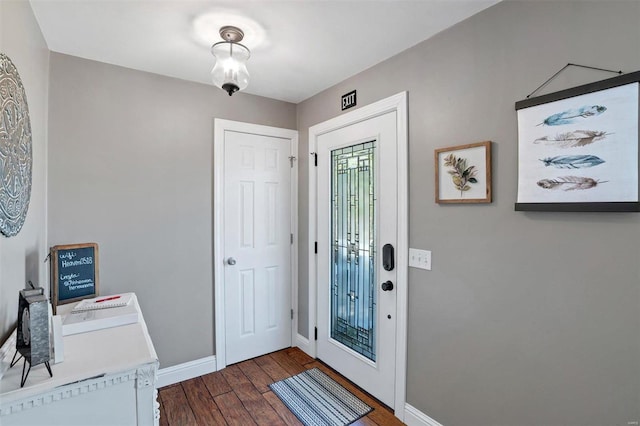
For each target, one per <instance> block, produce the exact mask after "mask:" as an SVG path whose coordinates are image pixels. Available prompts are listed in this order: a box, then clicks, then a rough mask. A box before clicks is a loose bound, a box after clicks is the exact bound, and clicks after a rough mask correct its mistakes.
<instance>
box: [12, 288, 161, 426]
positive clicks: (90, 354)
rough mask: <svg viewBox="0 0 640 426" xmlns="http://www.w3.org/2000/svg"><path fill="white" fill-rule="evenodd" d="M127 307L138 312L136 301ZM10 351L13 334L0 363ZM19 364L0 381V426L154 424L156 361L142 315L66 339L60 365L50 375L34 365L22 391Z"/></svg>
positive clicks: (158, 413)
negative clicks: (121, 323) (134, 306)
mask: <svg viewBox="0 0 640 426" xmlns="http://www.w3.org/2000/svg"><path fill="white" fill-rule="evenodd" d="M131 303H135V304H136V306H137V308H138V309H140V308H139V306H138V302H137V300H136V298H135V297H134V298H133V300H132V302H131ZM59 311H60V307H59ZM14 352H15V333H14V334H13V336H12V338H10V339H9V340H8V341H7V342H5V344H4V345H3V347H2V350H1V351H0V362H2V363H8V362H10V361H11V357H12V356H13V353H14ZM22 362H23V361H22V360H21V361H19V362H18V364H16V365H15V366H14V367H13V368H11V369H9V370H7V371H6V372H5V373H4V375H3V376H2V379H0V424H1V425H2V426H9V425H20V426H24V425H43V426H44V425H46V426H53V425H60V426H62V425H64V426H72V425H78V426H80V425H82V426H85V425H109V426H112V425H144V426H147V425H156V426H157V425H158V421H159V418H160V411H159V405H158V403H157V401H156V398H157V390H156V377H157V371H158V357H157V355H156V351H155V349H154V348H153V343H152V342H151V338H150V337H149V332H148V331H147V326H146V324H145V322H144V318H143V317H142V315H140V321H139V322H138V323H135V324H129V325H124V326H119V327H114V328H108V329H103V330H96V331H91V332H88V333H82V334H75V335H72V336H66V337H64V362H62V363H60V364H55V365H51V368H52V370H53V377H49V373H48V372H47V369H46V367H45V366H44V364H43V365H38V366H35V367H33V368H32V369H31V372H30V373H29V377H28V378H27V381H26V383H25V386H24V387H23V388H20V377H21V374H22ZM27 368H28V367H27Z"/></svg>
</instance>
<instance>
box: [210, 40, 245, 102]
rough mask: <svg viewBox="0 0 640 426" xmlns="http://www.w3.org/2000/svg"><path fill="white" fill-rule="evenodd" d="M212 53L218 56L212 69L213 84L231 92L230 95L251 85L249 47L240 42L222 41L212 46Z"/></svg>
mask: <svg viewBox="0 0 640 426" xmlns="http://www.w3.org/2000/svg"><path fill="white" fill-rule="evenodd" d="M211 53H212V54H213V56H214V57H215V58H216V64H215V65H214V66H213V69H212V70H211V77H212V79H213V84H215V85H216V86H218V87H219V88H221V89H222V90H224V91H226V92H227V93H229V96H231V95H233V94H234V93H235V92H237V91H238V90H243V89H245V88H246V87H247V86H248V85H249V71H247V60H248V59H249V56H250V54H249V49H247V48H246V47H244V46H243V45H241V44H240V43H231V42H226V41H222V42H220V43H216V44H214V45H213V46H211Z"/></svg>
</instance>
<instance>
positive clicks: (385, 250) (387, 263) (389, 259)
mask: <svg viewBox="0 0 640 426" xmlns="http://www.w3.org/2000/svg"><path fill="white" fill-rule="evenodd" d="M394 258H395V255H394V254H393V246H392V245H391V244H385V245H384V246H383V247H382V267H383V268H384V270H385V271H393V268H395V264H394Z"/></svg>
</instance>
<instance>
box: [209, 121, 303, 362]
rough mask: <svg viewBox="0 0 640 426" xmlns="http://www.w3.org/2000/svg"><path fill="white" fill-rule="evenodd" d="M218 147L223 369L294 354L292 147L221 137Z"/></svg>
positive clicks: (285, 141)
mask: <svg viewBox="0 0 640 426" xmlns="http://www.w3.org/2000/svg"><path fill="white" fill-rule="evenodd" d="M223 143H224V154H223V155H224V178H223V179H224V186H223V191H224V196H223V206H222V209H223V212H224V214H223V226H222V229H221V232H222V233H223V234H224V236H223V242H224V246H223V247H222V248H221V251H222V253H221V254H222V256H221V258H220V260H221V263H223V264H222V265H216V267H221V268H223V272H224V274H222V275H223V277H224V293H223V295H222V296H223V299H224V306H222V307H221V309H224V312H225V314H224V319H223V320H224V323H225V327H224V334H225V342H224V343H225V348H226V350H225V358H226V359H225V363H226V365H228V364H233V363H236V362H239V361H243V360H246V359H249V358H254V357H256V356H260V355H263V354H266V353H269V352H273V351H276V350H279V349H282V348H286V347H289V346H291V336H292V334H291V328H292V319H291V307H292V306H291V293H292V274H291V271H292V248H293V245H292V240H291V235H292V191H291V175H292V165H293V156H292V143H293V142H292V140H291V138H284V137H277V136H272V135H269V134H257V133H256V132H253V133H250V132H243V131H230V130H226V131H225V132H224V141H223ZM216 297H218V292H217V293H216ZM217 306H219V305H217ZM217 318H218V316H217Z"/></svg>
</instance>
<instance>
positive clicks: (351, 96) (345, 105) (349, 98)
mask: <svg viewBox="0 0 640 426" xmlns="http://www.w3.org/2000/svg"><path fill="white" fill-rule="evenodd" d="M354 106H356V91H355V90H354V91H352V92H349V93H347V94H346V95H342V110H343V111H344V110H345V109H349V108H351V107H354Z"/></svg>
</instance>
